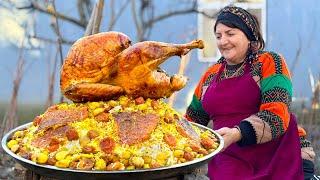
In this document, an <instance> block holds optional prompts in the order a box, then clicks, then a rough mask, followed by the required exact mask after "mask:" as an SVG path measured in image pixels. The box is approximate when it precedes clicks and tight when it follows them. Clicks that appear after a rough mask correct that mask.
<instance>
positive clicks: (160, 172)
mask: <svg viewBox="0 0 320 180" xmlns="http://www.w3.org/2000/svg"><path fill="white" fill-rule="evenodd" d="M191 123H192V122H191ZM31 124H32V122H31V123H27V124H24V125H21V126H19V127H17V128H15V129H13V130H11V131H10V132H8V133H7V134H5V135H4V137H3V138H2V142H1V145H2V148H3V149H4V150H5V152H6V153H8V154H9V155H10V156H12V157H13V158H14V159H15V160H16V161H17V162H18V163H20V164H21V165H22V166H24V167H25V168H28V169H30V170H32V171H33V172H35V173H37V174H39V175H41V176H45V177H51V178H56V179H76V180H79V179H165V178H171V177H179V176H181V175H184V174H188V173H191V172H193V171H194V170H195V169H197V168H200V167H201V166H203V165H205V164H206V163H208V162H209V161H210V160H211V159H212V157H213V156H214V155H216V154H217V153H219V152H220V151H221V149H222V148H223V144H224V142H223V138H222V137H221V136H220V135H219V134H217V133H216V132H214V131H213V130H212V129H209V128H207V127H205V126H202V125H199V124H196V123H192V124H193V125H194V126H197V127H199V128H200V129H204V130H209V131H211V132H212V133H213V134H214V135H215V136H216V138H217V139H218V141H219V147H218V148H217V149H216V150H215V151H214V152H212V153H210V154H208V155H206V156H204V157H202V158H199V159H195V160H193V161H188V162H185V163H181V164H176V165H172V166H168V167H161V168H153V169H137V170H122V171H85V170H75V169H64V168H58V167H55V166H50V165H41V164H37V163H35V162H33V161H31V160H28V159H24V158H22V157H20V156H18V155H16V154H15V153H13V152H12V151H11V150H10V149H8V147H7V142H8V141H9V140H10V139H11V137H12V135H13V134H14V132H16V131H18V130H23V129H26V128H28V127H29V126H30V125H31Z"/></svg>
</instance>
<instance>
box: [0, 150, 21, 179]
mask: <svg viewBox="0 0 320 180" xmlns="http://www.w3.org/2000/svg"><path fill="white" fill-rule="evenodd" d="M25 172H26V170H25V168H23V167H22V166H21V165H20V164H18V163H16V162H15V161H14V160H13V159H12V158H10V157H9V156H7V155H4V154H0V179H1V180H2V179H3V180H9V179H10V180H11V179H14V180H22V179H24V177H25Z"/></svg>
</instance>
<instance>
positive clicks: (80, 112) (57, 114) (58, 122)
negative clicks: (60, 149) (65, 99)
mask: <svg viewBox="0 0 320 180" xmlns="http://www.w3.org/2000/svg"><path fill="white" fill-rule="evenodd" d="M87 117H88V109H87V107H81V108H73V109H67V110H62V109H57V110H52V111H47V112H46V113H44V116H43V117H42V119H41V121H40V123H39V127H38V131H42V130H43V131H46V130H47V129H49V128H57V127H60V126H64V125H66V124H68V123H71V122H74V121H79V120H82V119H85V118H87Z"/></svg>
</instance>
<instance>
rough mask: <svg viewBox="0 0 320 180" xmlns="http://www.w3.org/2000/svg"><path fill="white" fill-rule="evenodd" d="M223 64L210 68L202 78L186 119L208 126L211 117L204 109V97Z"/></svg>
mask: <svg viewBox="0 0 320 180" xmlns="http://www.w3.org/2000/svg"><path fill="white" fill-rule="evenodd" d="M220 66H221V64H215V65H213V66H212V67H210V68H209V69H208V70H207V71H206V72H205V74H204V75H203V76H202V77H201V79H200V81H199V83H198V84H197V86H196V89H195V91H194V94H193V97H192V101H191V103H190V104H189V106H188V107H187V110H186V114H185V117H186V118H187V119H188V120H189V121H193V122H196V123H199V124H202V125H204V126H206V125H208V123H209V121H210V116H209V115H208V113H207V112H206V111H205V110H204V109H203V107H202V102H201V101H202V96H203V94H204V93H205V91H206V89H207V87H208V86H209V84H210V82H211V80H212V79H214V77H215V75H216V74H217V72H218V70H219V68H220Z"/></svg>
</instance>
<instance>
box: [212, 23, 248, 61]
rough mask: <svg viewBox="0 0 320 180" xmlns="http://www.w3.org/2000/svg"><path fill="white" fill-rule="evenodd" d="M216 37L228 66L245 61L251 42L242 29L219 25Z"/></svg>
mask: <svg viewBox="0 0 320 180" xmlns="http://www.w3.org/2000/svg"><path fill="white" fill-rule="evenodd" d="M215 35H216V39H217V46H218V48H219V51H220V53H221V55H222V56H223V57H224V58H225V59H226V60H227V62H228V64H238V63H241V62H242V61H243V60H244V58H245V57H246V54H247V51H248V48H249V42H250V41H249V40H248V38H247V36H246V35H245V34H244V33H243V32H242V31H241V30H240V29H238V28H230V27H228V26H226V25H224V24H221V23H218V24H217V26H216V32H215Z"/></svg>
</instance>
